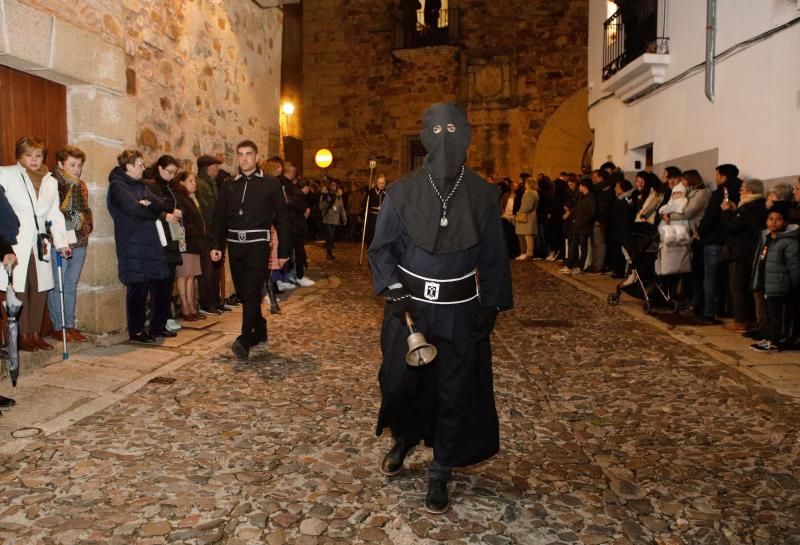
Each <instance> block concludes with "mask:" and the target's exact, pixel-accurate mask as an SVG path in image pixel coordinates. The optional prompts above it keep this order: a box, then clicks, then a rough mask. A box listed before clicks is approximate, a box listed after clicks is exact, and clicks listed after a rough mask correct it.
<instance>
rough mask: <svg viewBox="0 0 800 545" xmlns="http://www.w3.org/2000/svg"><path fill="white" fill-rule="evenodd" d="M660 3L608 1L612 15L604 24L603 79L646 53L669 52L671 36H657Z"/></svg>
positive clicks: (628, 0)
mask: <svg viewBox="0 0 800 545" xmlns="http://www.w3.org/2000/svg"><path fill="white" fill-rule="evenodd" d="M661 1H662V2H663V3H664V6H665V8H664V9H666V2H665V0H661ZM658 5H659V0H614V1H613V2H612V1H609V2H608V3H607V10H608V11H609V12H611V14H610V15H609V17H608V19H606V21H605V23H603V37H604V40H603V48H604V50H603V80H607V79H609V78H610V77H611V76H613V75H614V74H616V73H617V72H619V71H620V70H622V69H623V68H624V67H625V66H627V65H628V64H630V63H631V62H632V61H633V60H635V59H637V58H639V57H640V56H642V55H643V54H645V53H662V54H666V53H669V47H668V45H667V44H668V43H669V42H668V40H669V39H668V38H666V37H665V36H658Z"/></svg>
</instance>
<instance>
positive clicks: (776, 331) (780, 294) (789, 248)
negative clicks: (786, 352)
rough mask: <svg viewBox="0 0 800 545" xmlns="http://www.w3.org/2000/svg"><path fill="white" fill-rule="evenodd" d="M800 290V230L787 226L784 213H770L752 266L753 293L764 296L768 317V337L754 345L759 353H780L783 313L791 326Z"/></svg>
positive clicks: (776, 211) (772, 211) (775, 211)
mask: <svg viewBox="0 0 800 545" xmlns="http://www.w3.org/2000/svg"><path fill="white" fill-rule="evenodd" d="M798 288H800V229H799V228H798V226H797V225H789V226H788V227H787V226H786V216H785V213H784V212H783V211H782V210H771V211H770V212H769V215H768V216H767V228H766V230H765V231H764V232H763V233H762V234H761V242H760V243H759V245H758V250H757V253H756V258H755V261H754V263H753V290H754V291H756V292H759V293H762V294H763V295H764V300H765V301H766V304H767V313H768V316H769V338H768V339H766V340H764V341H761V342H759V343H756V344H753V345H751V348H753V349H754V350H757V351H759V352H778V351H780V346H779V342H780V339H781V334H782V332H783V324H784V319H783V317H784V312H785V313H786V317H787V320H786V323H791V319H792V313H793V312H794V311H795V309H793V308H792V305H790V304H789V303H790V302H791V301H792V298H793V296H794V295H795V294H796V293H797V290H798Z"/></svg>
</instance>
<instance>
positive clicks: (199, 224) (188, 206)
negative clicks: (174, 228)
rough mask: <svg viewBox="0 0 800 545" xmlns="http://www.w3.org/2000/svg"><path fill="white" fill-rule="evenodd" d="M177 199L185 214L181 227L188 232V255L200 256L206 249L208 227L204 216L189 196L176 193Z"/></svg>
mask: <svg viewBox="0 0 800 545" xmlns="http://www.w3.org/2000/svg"><path fill="white" fill-rule="evenodd" d="M175 198H176V200H177V203H178V208H179V209H180V211H181V212H183V219H182V220H181V225H183V228H184V230H185V232H186V253H187V254H199V253H201V252H202V251H203V249H204V248H205V246H204V244H203V242H204V241H205V239H206V225H205V222H204V221H203V215H202V214H201V213H200V209H199V208H197V205H196V204H194V201H193V200H192V198H191V197H189V195H184V194H183V193H181V192H180V191H176V192H175Z"/></svg>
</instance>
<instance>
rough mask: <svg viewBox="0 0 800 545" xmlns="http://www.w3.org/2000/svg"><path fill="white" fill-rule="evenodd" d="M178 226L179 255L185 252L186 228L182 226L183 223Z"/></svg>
mask: <svg viewBox="0 0 800 545" xmlns="http://www.w3.org/2000/svg"><path fill="white" fill-rule="evenodd" d="M179 226H180V235H179V237H178V251H179V252H181V253H185V252H186V227H184V226H183V223H180V224H179Z"/></svg>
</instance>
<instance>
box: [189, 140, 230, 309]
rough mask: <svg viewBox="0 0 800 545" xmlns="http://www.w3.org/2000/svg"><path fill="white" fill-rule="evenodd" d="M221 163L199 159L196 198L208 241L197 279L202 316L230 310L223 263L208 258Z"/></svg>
mask: <svg viewBox="0 0 800 545" xmlns="http://www.w3.org/2000/svg"><path fill="white" fill-rule="evenodd" d="M221 164H222V161H220V160H219V159H217V158H216V157H214V156H213V155H201V156H200V157H198V158H197V190H196V191H195V197H196V198H197V202H198V203H199V204H200V214H201V215H202V216H203V222H204V223H205V226H206V232H207V233H209V238H208V239H207V240H205V241H204V244H205V248H204V249H203V251H202V252H200V270H201V275H200V278H199V279H198V286H199V292H200V293H199V295H200V312H202V313H203V314H222V311H223V310H227V309H226V308H225V307H224V306H223V304H222V300H221V298H220V271H221V269H222V267H223V264H222V262H219V263H214V262H213V261H211V258H210V257H209V251H210V250H211V238H210V233H211V225H212V221H213V218H214V206H215V205H216V204H217V182H216V177H217V174H218V173H219V169H220V165H221Z"/></svg>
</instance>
